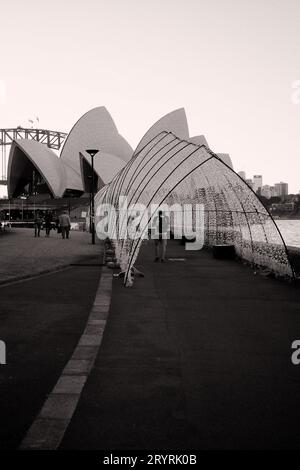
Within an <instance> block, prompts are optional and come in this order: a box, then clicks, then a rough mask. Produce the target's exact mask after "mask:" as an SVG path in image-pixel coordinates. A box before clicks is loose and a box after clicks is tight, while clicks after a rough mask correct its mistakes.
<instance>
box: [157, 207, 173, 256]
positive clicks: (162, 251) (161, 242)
mask: <svg viewBox="0 0 300 470" xmlns="http://www.w3.org/2000/svg"><path fill="white" fill-rule="evenodd" d="M153 225H154V230H155V232H154V243H155V260H154V261H155V262H157V261H161V263H165V262H166V258H165V256H166V250H167V238H168V233H169V230H170V219H169V217H168V216H167V215H166V214H163V212H162V211H159V212H158V216H156V217H155V218H154V220H153Z"/></svg>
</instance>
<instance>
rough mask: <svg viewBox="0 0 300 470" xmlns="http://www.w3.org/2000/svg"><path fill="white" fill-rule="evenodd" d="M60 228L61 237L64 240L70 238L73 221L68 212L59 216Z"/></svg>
mask: <svg viewBox="0 0 300 470" xmlns="http://www.w3.org/2000/svg"><path fill="white" fill-rule="evenodd" d="M59 226H60V228H61V236H62V238H69V233H70V229H71V219H70V216H69V215H68V213H67V211H64V212H63V213H62V214H61V215H60V216H59Z"/></svg>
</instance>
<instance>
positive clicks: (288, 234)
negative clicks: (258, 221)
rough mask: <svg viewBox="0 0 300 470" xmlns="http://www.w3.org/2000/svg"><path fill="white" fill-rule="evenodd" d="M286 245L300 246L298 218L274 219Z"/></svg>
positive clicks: (299, 223)
mask: <svg viewBox="0 0 300 470" xmlns="http://www.w3.org/2000/svg"><path fill="white" fill-rule="evenodd" d="M275 222H276V224H277V226H278V228H279V230H280V231H281V234H282V236H283V239H284V241H285V243H286V245H287V246H295V247H297V248H300V220H275Z"/></svg>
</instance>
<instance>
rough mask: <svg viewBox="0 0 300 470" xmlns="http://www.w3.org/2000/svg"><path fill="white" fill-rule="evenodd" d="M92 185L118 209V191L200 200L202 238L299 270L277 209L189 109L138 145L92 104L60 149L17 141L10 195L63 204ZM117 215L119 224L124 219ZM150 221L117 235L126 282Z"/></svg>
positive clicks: (142, 200)
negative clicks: (193, 123) (214, 144)
mask: <svg viewBox="0 0 300 470" xmlns="http://www.w3.org/2000/svg"><path fill="white" fill-rule="evenodd" d="M91 148H94V149H98V150H99V153H97V156H96V157H95V159H94V175H92V166H91V159H90V155H89V154H88V153H87V151H86V150H87V149H91ZM92 181H94V188H92ZM92 190H93V191H92ZM92 192H93V193H95V194H96V197H95V204H96V208H97V207H98V208H99V207H100V208H101V207H104V205H105V204H109V206H110V207H114V208H117V206H118V201H119V198H120V196H123V197H124V196H125V197H126V198H127V200H128V206H130V205H131V206H132V205H133V206H134V205H136V204H143V207H145V208H146V209H147V210H148V209H149V207H150V206H151V204H155V205H156V206H157V207H161V205H162V204H165V203H166V204H169V205H172V204H173V203H178V204H181V205H182V204H190V207H192V209H191V212H193V211H194V207H196V206H199V205H201V207H203V208H204V223H203V231H202V232H203V234H204V245H206V246H210V247H215V246H216V245H219V244H221V245H223V244H225V245H228V244H229V245H231V246H234V249H235V253H236V254H237V255H238V256H239V257H240V258H241V259H243V260H246V261H247V262H249V263H251V264H252V265H253V266H263V267H268V269H270V270H271V271H272V272H274V273H276V274H278V275H280V276H288V277H293V276H294V272H293V268H292V266H291V264H290V261H289V257H288V253H287V249H286V246H285V243H284V240H283V238H282V236H281V234H280V232H279V230H278V227H277V226H276V224H275V222H274V220H273V219H272V216H271V214H270V213H269V212H268V211H267V209H266V208H265V207H264V206H263V204H262V203H261V201H260V200H259V198H258V197H257V195H256V194H255V193H254V192H253V190H252V189H251V188H250V187H249V186H248V185H247V184H246V182H245V181H244V180H243V179H242V178H241V177H240V176H239V175H237V174H236V173H235V171H234V170H233V167H232V162H231V159H230V157H229V155H228V154H222V153H215V152H213V151H212V150H211V149H210V147H209V145H208V143H207V141H206V139H205V137H204V136H203V135H198V136H190V134H189V129H188V124H187V119H186V115H185V111H184V109H178V110H175V111H173V112H171V113H169V114H167V115H166V116H164V117H163V118H161V119H160V120H159V121H157V122H156V123H155V124H154V125H153V126H152V127H151V128H150V129H149V130H148V132H146V134H145V135H144V137H143V138H142V139H141V141H140V142H139V144H138V146H137V148H136V150H135V151H133V149H132V148H131V147H130V145H129V144H128V142H127V141H126V140H125V139H124V138H123V137H122V136H121V135H120V134H119V132H118V129H117V127H116V126H115V124H114V121H113V119H112V117H111V116H110V114H109V113H108V111H107V110H106V108H104V107H98V108H95V109H92V110H91V111H89V112H87V113H86V114H85V115H84V116H82V117H81V118H80V119H79V120H78V122H77V123H76V124H75V125H74V127H73V129H71V131H70V132H69V134H68V136H67V138H66V140H65V142H64V145H63V147H62V150H61V153H60V155H59V156H58V155H57V154H56V153H54V152H53V151H52V150H51V149H50V148H48V147H47V146H46V145H44V144H42V143H39V142H36V141H33V140H27V139H22V140H15V141H14V142H13V144H12V147H11V151H10V156H9V163H8V195H9V198H10V199H12V198H30V197H31V196H32V195H34V197H37V196H41V197H44V196H46V197H48V199H50V200H51V201H54V202H55V201H57V202H56V204H57V207H59V201H65V200H66V199H69V200H70V199H71V198H74V199H76V200H77V201H80V200H84V197H85V196H88V194H90V193H92ZM85 201H86V202H85V204H88V201H89V199H88V198H87V197H85ZM79 204H80V203H79ZM105 207H107V206H105ZM111 212H112V213H113V212H114V211H111ZM116 213H117V214H119V213H118V212H116ZM153 215H154V214H153ZM115 222H116V223H115V226H119V225H120V223H119V221H115ZM149 222H151V220H148V221H147V220H146V221H145V224H144V222H143V223H142V224H141V223H139V224H137V225H136V231H137V230H139V233H137V234H136V235H137V236H136V237H134V238H133V239H132V240H129V239H125V238H124V237H123V236H122V237H119V238H118V236H117V238H116V239H113V244H114V249H115V255H116V259H117V261H118V262H119V264H120V266H121V269H122V270H123V271H124V272H125V273H126V275H125V278H124V279H125V281H124V282H125V284H126V285H131V283H132V276H131V272H132V268H133V267H134V263H135V260H136V259H137V256H138V253H139V250H140V247H141V244H142V240H143V236H144V233H145V232H146V230H147V228H148V227H149ZM143 224H144V225H143ZM96 225H97V211H96ZM138 227H139V228H138ZM97 233H98V232H97ZM104 235H105V234H104ZM110 238H112V237H110Z"/></svg>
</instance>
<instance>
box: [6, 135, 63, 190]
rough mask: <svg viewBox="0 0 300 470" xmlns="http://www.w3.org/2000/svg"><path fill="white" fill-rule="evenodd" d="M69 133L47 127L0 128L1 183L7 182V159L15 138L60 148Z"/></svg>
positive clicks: (55, 148) (56, 148)
mask: <svg viewBox="0 0 300 470" xmlns="http://www.w3.org/2000/svg"><path fill="white" fill-rule="evenodd" d="M67 135H68V134H66V133H64V132H59V131H50V130H47V129H29V128H23V127H20V126H19V127H16V128H9V129H0V147H1V173H0V184H2V185H6V184H7V159H8V155H9V150H10V146H11V144H12V143H13V141H14V140H17V139H29V140H35V141H36V142H40V143H42V144H45V145H47V146H48V147H49V148H51V149H54V150H59V149H60V148H61V146H62V144H63V142H64V141H65V139H66V137H67Z"/></svg>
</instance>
